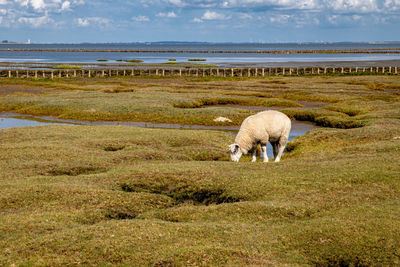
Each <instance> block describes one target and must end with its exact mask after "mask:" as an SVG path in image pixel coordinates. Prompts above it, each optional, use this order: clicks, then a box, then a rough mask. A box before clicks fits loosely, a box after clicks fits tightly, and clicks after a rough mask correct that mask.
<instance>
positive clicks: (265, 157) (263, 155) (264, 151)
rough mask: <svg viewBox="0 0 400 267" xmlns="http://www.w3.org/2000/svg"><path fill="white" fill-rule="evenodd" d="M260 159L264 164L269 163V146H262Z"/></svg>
mask: <svg viewBox="0 0 400 267" xmlns="http://www.w3.org/2000/svg"><path fill="white" fill-rule="evenodd" d="M260 159H263V161H264V162H268V155H267V144H262V145H261V155H260Z"/></svg>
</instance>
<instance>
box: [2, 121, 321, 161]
mask: <svg viewBox="0 0 400 267" xmlns="http://www.w3.org/2000/svg"><path fill="white" fill-rule="evenodd" d="M39 125H92V126H104V125H106V126H107V125H108V126H118V125H120V126H132V127H144V128H165V129H192V130H219V131H225V132H227V133H229V134H231V135H233V136H236V133H237V131H238V130H239V126H205V125H180V124H169V123H150V122H108V121H100V122H99V121H97V122H90V121H76V120H64V119H57V118H52V117H45V116H32V115H21V114H16V113H0V130H1V129H7V128H14V127H24V126H39ZM315 128H317V126H315V125H313V124H311V123H307V122H298V121H292V129H291V131H290V136H289V141H290V140H293V139H294V138H296V137H298V136H301V135H304V134H306V133H307V132H308V131H310V130H313V129H315ZM267 152H268V156H269V157H270V158H271V157H273V154H272V147H271V145H270V144H268V147H267Z"/></svg>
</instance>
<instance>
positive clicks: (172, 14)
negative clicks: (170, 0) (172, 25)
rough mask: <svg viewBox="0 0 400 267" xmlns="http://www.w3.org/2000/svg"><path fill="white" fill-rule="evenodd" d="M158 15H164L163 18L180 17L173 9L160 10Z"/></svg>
mask: <svg viewBox="0 0 400 267" xmlns="http://www.w3.org/2000/svg"><path fill="white" fill-rule="evenodd" d="M156 16H157V17H162V18H177V17H178V16H177V15H176V14H175V13H174V12H173V11H171V12H168V13H163V12H160V13H158V14H157V15H156Z"/></svg>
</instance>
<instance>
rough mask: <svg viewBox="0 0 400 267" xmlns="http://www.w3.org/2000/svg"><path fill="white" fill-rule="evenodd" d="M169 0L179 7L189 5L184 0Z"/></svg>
mask: <svg viewBox="0 0 400 267" xmlns="http://www.w3.org/2000/svg"><path fill="white" fill-rule="evenodd" d="M168 2H169V3H171V4H173V5H175V6H178V7H184V6H187V4H186V3H185V2H184V1H182V0H168Z"/></svg>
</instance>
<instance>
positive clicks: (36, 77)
mask: <svg viewBox="0 0 400 267" xmlns="http://www.w3.org/2000/svg"><path fill="white" fill-rule="evenodd" d="M35 79H37V70H35Z"/></svg>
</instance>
